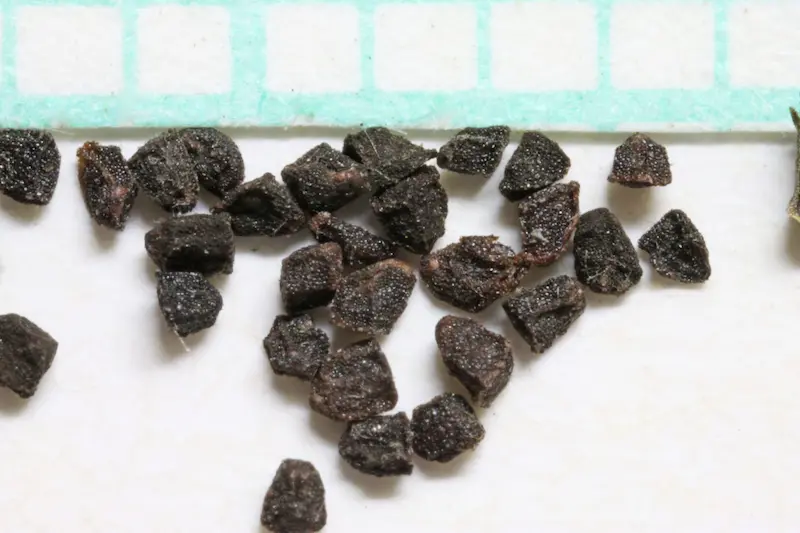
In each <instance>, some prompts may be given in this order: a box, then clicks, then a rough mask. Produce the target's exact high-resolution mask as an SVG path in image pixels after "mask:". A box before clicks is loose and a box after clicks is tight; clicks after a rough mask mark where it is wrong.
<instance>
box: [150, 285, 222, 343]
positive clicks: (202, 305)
mask: <svg viewBox="0 0 800 533" xmlns="http://www.w3.org/2000/svg"><path fill="white" fill-rule="evenodd" d="M156 278H157V280H158V306H159V307H160V308H161V313H162V314H163V315H164V319H165V320H166V321H167V324H168V325H169V327H170V328H171V329H172V330H173V331H174V332H175V333H177V334H178V335H179V336H181V337H186V336H187V335H191V334H192V333H197V332H199V331H202V330H204V329H207V328H210V327H211V326H213V325H214V323H215V322H216V321H217V315H219V312H220V311H221V310H222V295H221V294H220V293H219V291H218V290H217V289H216V287H214V286H213V285H212V284H211V283H210V282H209V281H208V280H207V279H206V278H204V277H203V275H202V274H199V273H197V272H158V273H156Z"/></svg>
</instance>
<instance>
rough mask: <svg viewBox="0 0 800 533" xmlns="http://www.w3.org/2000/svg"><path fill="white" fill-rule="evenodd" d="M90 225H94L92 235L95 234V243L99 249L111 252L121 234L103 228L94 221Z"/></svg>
mask: <svg viewBox="0 0 800 533" xmlns="http://www.w3.org/2000/svg"><path fill="white" fill-rule="evenodd" d="M90 224H91V225H92V233H93V234H94V242H95V244H97V248H98V249H99V250H101V251H104V252H107V251H109V250H111V249H112V248H113V247H114V245H115V244H116V242H117V235H118V234H119V232H117V231H114V230H113V229H110V228H106V227H103V226H101V225H100V224H97V223H96V222H94V221H93V220H92V221H91V222H90Z"/></svg>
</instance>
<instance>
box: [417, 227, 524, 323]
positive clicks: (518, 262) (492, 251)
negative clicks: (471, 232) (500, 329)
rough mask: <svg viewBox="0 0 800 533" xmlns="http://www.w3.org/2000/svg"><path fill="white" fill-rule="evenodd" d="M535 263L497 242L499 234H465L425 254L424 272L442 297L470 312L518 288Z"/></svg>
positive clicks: (425, 276)
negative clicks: (457, 239)
mask: <svg viewBox="0 0 800 533" xmlns="http://www.w3.org/2000/svg"><path fill="white" fill-rule="evenodd" d="M530 266H531V263H530V258H529V257H528V256H527V254H524V253H521V254H515V253H514V250H512V249H511V248H509V247H508V246H506V245H504V244H500V243H499V242H497V237H495V236H494V235H489V236H485V237H461V239H460V240H459V241H458V242H457V243H454V244H450V245H448V246H446V247H444V248H442V249H441V250H438V251H436V252H433V253H432V254H430V255H426V256H423V257H422V260H421V261H420V266H419V270H420V274H421V276H422V279H423V281H425V285H426V286H427V287H428V290H430V291H431V293H433V295H434V296H436V297H437V298H438V299H440V300H442V301H444V302H447V303H449V304H450V305H453V306H455V307H458V308H459V309H463V310H464V311H468V312H470V313H477V312H479V311H482V310H483V309H486V308H487V307H489V305H491V304H492V303H493V302H494V301H495V300H497V299H498V298H500V297H501V296H504V295H506V294H509V293H510V292H512V291H513V290H514V289H516V288H517V286H518V285H519V283H520V281H521V280H522V278H523V277H524V276H525V274H526V273H527V272H528V269H529V267H530Z"/></svg>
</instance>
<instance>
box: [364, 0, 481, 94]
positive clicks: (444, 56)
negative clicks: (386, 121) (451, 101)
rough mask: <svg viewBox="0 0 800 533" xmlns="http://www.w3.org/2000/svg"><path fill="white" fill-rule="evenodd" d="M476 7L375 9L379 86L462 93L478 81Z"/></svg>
mask: <svg viewBox="0 0 800 533" xmlns="http://www.w3.org/2000/svg"><path fill="white" fill-rule="evenodd" d="M476 30H477V20H476V17H475V9H474V7H473V6H472V5H470V4H467V3H463V4H459V3H454V4H419V3H408V4H400V3H398V4H383V5H379V6H378V7H376V8H375V29H374V31H375V55H374V62H375V84H376V86H377V87H378V88H379V89H381V90H385V91H459V90H465V89H471V88H473V87H475V85H476V83H477V79H478V53H477V40H476Z"/></svg>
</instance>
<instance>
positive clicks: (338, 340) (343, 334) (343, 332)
mask: <svg viewBox="0 0 800 533" xmlns="http://www.w3.org/2000/svg"><path fill="white" fill-rule="evenodd" d="M382 337H383V336H382V335H374V336H370V335H366V334H364V333H357V332H355V331H350V330H349V329H344V328H340V327H337V326H333V332H332V334H331V337H330V339H331V353H334V352H336V350H340V349H342V348H344V347H345V346H350V345H351V344H353V343H356V342H358V341H362V340H365V339H370V338H375V339H377V340H378V342H381V338H382Z"/></svg>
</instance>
